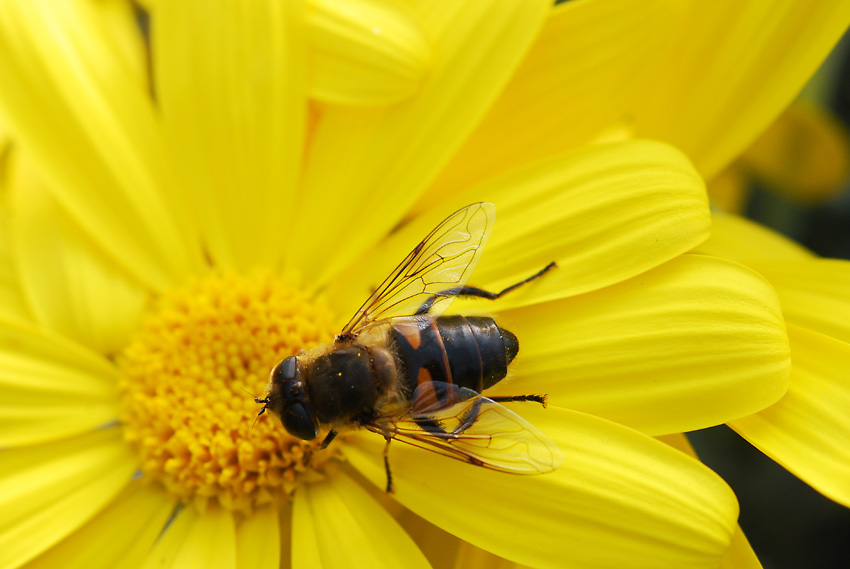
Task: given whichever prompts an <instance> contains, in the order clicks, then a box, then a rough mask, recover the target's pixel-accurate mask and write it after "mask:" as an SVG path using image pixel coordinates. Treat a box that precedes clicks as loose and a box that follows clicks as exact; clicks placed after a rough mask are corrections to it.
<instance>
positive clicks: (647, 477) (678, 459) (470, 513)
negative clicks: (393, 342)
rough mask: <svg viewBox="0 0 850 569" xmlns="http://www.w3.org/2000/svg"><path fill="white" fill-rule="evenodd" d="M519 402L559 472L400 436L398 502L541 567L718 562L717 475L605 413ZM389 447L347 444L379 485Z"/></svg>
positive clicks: (722, 524) (394, 464) (723, 507)
mask: <svg viewBox="0 0 850 569" xmlns="http://www.w3.org/2000/svg"><path fill="white" fill-rule="evenodd" d="M513 408H514V409H515V410H516V411H517V412H519V413H521V414H522V415H523V416H524V417H525V418H526V419H528V420H529V421H530V422H531V423H532V424H534V425H535V426H536V427H538V428H540V429H541V430H542V431H543V432H545V433H546V434H547V435H549V436H550V437H551V438H552V440H553V441H554V442H555V443H556V444H557V445H558V446H559V447H560V448H561V449H562V450H563V452H564V455H565V461H564V465H563V466H562V467H561V468H560V469H559V470H558V471H556V472H554V473H551V474H545V475H538V476H512V475H510V474H505V473H500V472H493V471H489V470H486V469H484V468H475V467H473V466H470V465H468V464H464V463H462V462H460V461H453V460H450V459H448V458H445V457H442V456H437V455H436V454H433V453H429V452H425V451H424V450H422V449H419V448H413V447H410V446H408V445H404V444H399V443H398V442H396V443H394V444H393V445H392V448H391V450H390V453H389V461H390V467H391V468H392V473H393V478H394V480H395V494H394V498H395V499H397V500H398V501H399V502H401V503H402V504H404V505H405V506H406V507H407V508H409V509H411V510H412V511H413V512H415V513H416V514H418V515H420V516H422V517H424V518H425V519H427V520H429V521H431V522H432V523H434V524H436V525H438V526H440V527H442V528H444V529H446V530H447V531H449V532H451V533H453V534H455V535H457V536H458V537H460V538H462V539H464V540H466V541H468V542H470V543H472V544H473V545H476V546H478V547H480V548H482V549H485V550H487V551H490V552H492V553H494V554H496V555H499V556H501V557H504V558H507V559H510V560H512V561H515V562H517V563H523V564H526V565H530V566H534V567H599V568H602V567H621V568H628V567H664V568H669V567H716V566H717V564H718V563H719V560H720V558H721V556H722V555H723V554H724V552H725V550H726V549H727V548H728V546H729V542H730V539H731V536H732V534H733V532H734V528H735V519H736V517H737V514H738V506H737V503H736V501H735V497H734V495H733V494H732V492H731V490H730V489H729V488H728V487H727V486H726V485H725V484H724V483H723V481H722V480H721V479H720V478H719V477H718V476H717V475H715V474H714V473H713V472H711V471H710V470H708V469H707V468H705V467H704V466H702V465H701V464H700V463H699V462H697V461H695V460H693V459H690V458H688V457H686V456H684V455H682V454H681V453H680V452H678V451H676V450H674V449H671V448H669V447H667V446H666V445H663V444H662V443H659V442H658V441H655V440H653V439H651V438H649V437H646V436H643V435H640V434H639V433H636V432H635V431H632V430H630V429H626V428H624V427H621V426H619V425H616V424H614V423H610V422H608V421H604V420H602V419H598V418H595V417H591V416H589V415H584V414H582V413H576V412H572V411H567V410H563V409H551V408H550V409H546V410H544V409H540V408H539V406H533V407H532V406H528V405H523V406H521V407H520V406H514V407H513ZM383 445H384V441H383V439H382V438H381V437H380V436H377V435H374V434H372V433H363V434H358V435H356V436H354V437H352V439H351V441H350V443H349V444H346V445H344V446H343V447H342V448H343V452H344V453H345V455H346V457H347V458H348V459H349V460H350V461H351V463H352V464H353V465H354V466H355V467H356V468H357V469H358V470H360V471H361V472H362V473H363V474H364V475H365V476H366V477H367V478H369V479H370V480H371V481H372V482H373V483H374V484H376V485H377V486H378V487H382V486H383V485H384V484H385V473H384V465H383V461H382V459H381V450H382V448H383ZM475 497H478V499H475ZM484 498H486V499H484ZM484 520H486V522H485V521H484ZM611 544H616V547H612V545H611Z"/></svg>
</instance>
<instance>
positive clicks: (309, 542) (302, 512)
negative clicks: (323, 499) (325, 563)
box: [291, 492, 322, 569]
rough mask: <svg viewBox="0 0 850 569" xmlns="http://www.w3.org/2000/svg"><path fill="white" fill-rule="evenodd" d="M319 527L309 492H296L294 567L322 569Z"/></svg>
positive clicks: (293, 538)
mask: <svg viewBox="0 0 850 569" xmlns="http://www.w3.org/2000/svg"><path fill="white" fill-rule="evenodd" d="M318 533H319V527H318V522H317V520H316V516H315V515H313V508H312V504H311V500H310V497H309V495H308V494H307V492H296V493H295V498H294V500H293V504H292V540H291V542H292V567H293V569H311V568H312V567H322V551H321V546H320V545H319V535H318Z"/></svg>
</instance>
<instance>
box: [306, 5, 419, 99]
mask: <svg viewBox="0 0 850 569" xmlns="http://www.w3.org/2000/svg"><path fill="white" fill-rule="evenodd" d="M307 27H308V41H309V43H310V48H311V54H310V55H311V58H310V67H309V69H308V77H309V79H310V84H309V89H310V96H311V97H313V98H315V99H318V100H321V101H324V102H329V103H337V104H343V105H384V104H388V103H392V102H395V101H398V100H401V99H404V98H406V97H409V96H410V95H412V94H413V93H415V92H416V90H417V89H418V88H419V86H420V85H421V84H422V82H423V81H424V78H425V74H426V73H427V72H428V67H429V65H430V62H431V46H430V45H429V44H428V41H427V40H426V39H425V36H424V34H423V32H422V30H421V29H420V28H419V24H418V22H417V21H416V18H415V17H414V16H413V14H412V13H411V12H410V8H409V7H408V6H407V5H405V4H401V3H389V2H376V1H375V0H347V1H346V2H344V3H340V2H334V1H333V0H310V2H308V5H307Z"/></svg>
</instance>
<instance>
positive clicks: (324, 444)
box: [319, 429, 337, 449]
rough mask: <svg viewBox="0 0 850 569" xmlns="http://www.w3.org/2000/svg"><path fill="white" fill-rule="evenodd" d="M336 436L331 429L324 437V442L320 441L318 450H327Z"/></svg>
mask: <svg viewBox="0 0 850 569" xmlns="http://www.w3.org/2000/svg"><path fill="white" fill-rule="evenodd" d="M336 435H337V432H336V431H334V430H333V429H331V430H330V432H328V434H327V436H326V437H325V440H323V441H322V446H320V447H319V448H321V449H326V448H328V445H329V444H331V441H332V440H334V439H335V438H336Z"/></svg>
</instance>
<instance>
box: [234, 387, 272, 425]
mask: <svg viewBox="0 0 850 569" xmlns="http://www.w3.org/2000/svg"><path fill="white" fill-rule="evenodd" d="M239 389H241V390H242V391H244V392H245V393H247V394H248V395H250V396H251V397H253V398H254V403H262V404H263V408H262V409H260V412H259V413H257V417H256V418H255V419H254V422H253V423H251V431H250V432H252V433H253V432H254V425H256V424H257V421H258V420H259V419H260V415H262V414H263V413H265V412H266V409H268V406H269V398H268V397H264V398H263V399H260V398H259V397H257V396H256V395H255V394H254V393H251V392H250V391H248V390H247V389H245V388H244V387H240V388H239Z"/></svg>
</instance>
